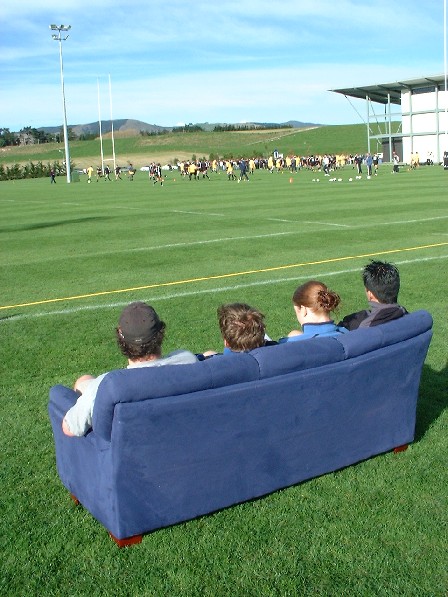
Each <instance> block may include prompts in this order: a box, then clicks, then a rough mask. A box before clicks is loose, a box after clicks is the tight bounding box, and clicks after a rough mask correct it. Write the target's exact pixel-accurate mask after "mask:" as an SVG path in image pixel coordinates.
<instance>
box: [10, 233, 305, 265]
mask: <svg viewBox="0 0 448 597" xmlns="http://www.w3.org/2000/svg"><path fill="white" fill-rule="evenodd" d="M293 234H299V233H298V232H296V231H291V232H272V233H270V234H254V235H253V236H227V237H225V236H224V237H221V238H212V239H209V240H195V241H191V242H184V243H167V244H166V245H153V246H147V247H135V248H134V249H117V250H115V251H98V252H96V253H83V254H82V253H78V254H77V255H74V256H71V257H75V258H79V259H81V258H82V259H84V258H85V257H100V256H102V255H116V254H119V253H141V252H143V251H163V250H165V249H180V248H184V247H195V246H198V245H199V246H200V245H211V244H216V243H225V242H229V241H235V240H253V239H256V238H272V237H275V236H291V235H293ZM63 258H64V259H65V256H64V257H63ZM59 259H61V257H60V256H57V257H49V258H48V259H39V260H35V261H30V260H27V262H26V265H29V264H31V263H45V262H48V261H58V260H59ZM15 265H17V264H15Z"/></svg>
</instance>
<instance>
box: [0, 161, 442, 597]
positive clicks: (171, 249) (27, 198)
mask: <svg viewBox="0 0 448 597" xmlns="http://www.w3.org/2000/svg"><path fill="white" fill-rule="evenodd" d="M196 153H197V152H196ZM337 176H338V177H340V178H342V179H343V180H342V182H336V183H329V182H328V179H326V178H325V177H324V176H322V173H320V174H317V175H316V174H313V173H311V172H300V173H298V174H294V175H292V176H291V175H290V174H286V173H285V174H272V175H271V174H268V173H265V172H258V173H256V174H255V175H254V176H253V178H252V179H251V181H250V182H249V183H244V182H243V183H241V184H237V183H232V182H228V181H227V180H226V177H225V175H224V174H218V175H215V176H213V177H212V180H211V181H208V180H200V181H198V182H196V181H191V182H189V181H188V180H184V179H181V178H180V176H178V174H177V173H174V172H173V173H169V174H168V177H167V179H166V181H165V184H164V186H163V187H160V186H159V185H157V186H153V185H152V184H151V183H150V182H149V181H148V178H147V176H146V175H145V174H143V173H140V172H139V173H137V175H136V178H135V181H134V182H133V183H131V182H129V181H127V180H123V181H121V182H120V181H118V182H110V183H107V182H104V181H100V182H99V183H95V182H94V183H93V184H91V185H87V184H86V183H85V177H84V178H81V182H79V183H72V184H71V185H67V184H66V183H65V182H64V180H63V179H62V178H59V179H58V182H57V184H56V185H50V183H49V180H47V179H38V180H24V181H18V182H3V183H1V184H0V204H1V209H2V224H1V225H0V242H1V248H2V250H1V257H0V259H1V270H0V271H1V295H0V296H1V299H0V300H1V304H0V330H1V336H2V342H1V346H2V359H1V381H0V383H1V398H0V421H1V424H2V438H1V444H0V445H1V455H2V457H1V461H0V471H1V477H0V478H1V498H0V514H1V521H0V529H1V536H2V542H1V548H0V556H1V564H0V566H1V576H0V594H1V595H130V596H131V595H132V596H133V595H139V596H140V595H145V596H146V595H148V596H162V595H163V596H165V595H169V596H177V595H179V596H184V595H186V596H190V595H191V596H193V595H194V596H196V595H197V596H199V595H206V596H210V597H212V596H221V595H222V596H224V595H226V596H227V595H236V596H254V597H258V596H283V595H288V596H296V595H363V596H364V595H367V596H370V595H375V596H376V595H378V596H383V595H384V596H386V595H387V596H392V595H393V596H395V595H400V596H401V595H404V596H414V595H415V596H426V595H428V596H439V595H440V596H443V595H446V593H447V589H448V578H447V569H448V567H447V551H446V547H447V538H448V537H447V526H446V514H447V474H446V470H447V467H446V465H447V443H448V442H447V433H448V414H447V411H446V406H447V381H448V374H447V348H446V337H447V335H448V325H447V298H446V297H447V281H446V274H447V262H448V227H447V223H448V210H447V207H448V198H447V193H446V188H447V180H448V178H447V177H448V174H447V173H446V172H444V171H443V169H442V168H439V167H422V168H420V169H419V170H417V171H412V172H408V171H407V170H406V169H402V171H401V172H400V173H399V174H398V175H391V173H390V167H388V166H382V168H381V170H380V175H379V176H378V177H377V178H372V179H371V180H366V178H365V177H364V178H363V180H360V181H356V180H353V182H349V181H348V179H349V178H350V177H353V178H354V171H353V170H352V169H351V168H349V167H347V168H346V169H345V170H343V171H341V172H340V173H338V174H337ZM317 177H319V178H320V182H318V183H317V182H313V178H317ZM370 258H379V259H386V260H390V261H393V262H394V263H396V264H397V265H398V266H399V268H400V272H401V277H402V290H401V293H400V301H401V303H402V304H404V305H405V306H406V307H407V308H408V310H416V309H420V308H426V309H428V310H429V311H430V312H431V313H432V315H433V318H434V338H433V341H432V344H431V347H430V351H429V354H428V357H427V361H426V364H425V367H424V371H423V376H422V384H421V392H420V398H419V406H418V417H417V429H416V440H415V442H414V443H413V444H412V445H411V446H410V448H409V449H408V450H407V451H406V452H404V453H401V454H398V455H394V454H385V455H382V456H379V457H376V458H373V459H371V460H369V461H366V462H363V463H360V464H358V465H356V466H353V467H350V468H347V469H344V470H342V471H339V472H336V473H333V474H329V475H326V476H324V477H321V478H318V479H314V480H312V481H309V482H306V483H303V484H301V485H298V486H295V487H291V488H289V489H286V490H283V491H279V492H277V493H275V494H272V495H270V496H267V497H265V498H263V499H260V500H256V501H254V502H251V503H247V504H242V505H239V506H236V507H233V508H230V509H227V510H225V511H222V512H218V513H216V514H213V515H210V516H206V517H202V518H200V519H198V520H194V521H190V522H187V523H184V524H180V525H177V526H175V527H172V528H168V529H163V530H160V531H157V532H155V533H153V534H150V535H147V536H145V537H144V539H143V542H142V544H141V545H139V546H136V547H133V548H130V549H124V550H119V549H118V548H117V547H116V546H115V544H114V543H113V542H112V541H111V540H110V538H109V537H108V535H107V533H106V531H105V529H104V528H103V527H102V526H101V525H100V524H99V523H98V522H96V521H95V520H94V519H93V518H92V517H91V516H90V514H88V513H87V512H86V511H85V510H83V509H82V508H80V507H78V508H76V507H74V505H73V504H72V503H71V500H70V498H69V496H68V494H67V492H66V491H65V489H64V488H63V487H62V485H61V483H60V481H59V479H58V477H57V473H56V468H55V462H54V449H53V440H52V434H51V429H50V424H49V420H48V415H47V410H46V409H47V401H48V390H49V388H50V386H52V385H53V384H55V383H64V384H66V385H71V384H72V383H73V381H74V379H75V378H76V377H77V376H79V375H80V374H82V373H86V372H89V373H93V374H98V373H101V372H103V371H106V370H108V369H110V368H116V367H121V366H122V365H123V360H122V358H121V357H120V355H119V353H118V350H117V349H116V347H115V344H114V335H113V330H114V326H115V325H116V322H117V318H118V315H119V313H120V311H121V309H122V307H123V305H125V304H127V303H128V302H130V301H132V300H144V301H148V302H149V303H151V304H152V305H153V306H154V307H155V308H156V310H157V311H158V312H159V314H160V316H161V317H162V318H163V319H164V320H165V321H166V322H167V337H166V342H165V350H166V352H168V351H169V350H172V349H174V348H181V347H182V348H188V349H190V350H193V351H196V352H199V351H202V350H204V349H207V348H214V349H219V348H220V347H221V340H220V337H219V332H218V327H217V322H216V308H217V306H218V305H219V304H221V303H222V302H227V301H245V302H248V303H250V304H252V305H254V306H257V307H258V308H260V309H261V310H262V311H263V312H264V313H265V314H266V316H267V324H268V332H269V334H270V335H271V336H272V337H273V338H278V337H279V336H281V335H283V334H285V333H287V332H288V331H289V330H290V329H291V328H292V327H294V326H295V325H296V321H295V319H294V313H293V310H292V306H291V296H292V293H293V291H294V289H295V287H296V286H297V285H298V284H299V283H301V282H302V281H305V280H307V279H310V278H317V279H319V280H322V281H324V282H326V283H327V284H328V285H329V286H330V287H331V288H333V289H334V290H336V291H337V292H339V293H340V295H341V297H342V300H343V303H342V307H341V310H340V313H339V315H341V316H342V315H344V314H346V313H349V312H352V311H354V310H359V309H361V308H363V307H364V306H365V298H364V293H363V288H362V282H361V277H360V270H361V268H362V266H363V265H364V264H365V263H366V262H367V261H368V260H369V259H370ZM355 398H356V397H354V399H355Z"/></svg>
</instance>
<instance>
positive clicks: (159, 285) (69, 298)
mask: <svg viewBox="0 0 448 597" xmlns="http://www.w3.org/2000/svg"><path fill="white" fill-rule="evenodd" d="M447 245H448V242H444V243H435V244H432V245H421V246H419V247H405V248H404V249H390V250H389V251H378V252H376V253H364V254H362V255H348V256H345V257H334V258H332V259H322V260H320V261H308V262H305V263H293V264H291V265H278V266H275V267H266V268H263V269H255V270H248V271H245V272H234V273H230V274H220V275H217V276H204V277H201V278H190V279H188V280H175V281H173V282H159V283H157V284H147V285H146V286H135V287H134V288H121V289H118V290H104V291H102V292H92V293H89V294H78V295H76V296H66V297H62V298H53V299H44V300H40V301H34V302H31V303H19V304H17V305H3V306H0V310H3V309H14V308H17V307H32V306H35V305H44V304H48V303H59V302H62V301H76V300H80V299H84V298H92V297H95V296H105V295H109V294H120V293H123V292H135V291H137V290H148V289H149V288H162V287H164V286H179V285H181V284H193V283H194V282H204V281H207V280H221V279H223V278H234V277H236V276H248V275H251V274H262V273H266V272H275V271H280V270H285V269H292V268H295V267H306V266H307V265H322V264H324V263H336V262H338V261H349V260H351V259H364V258H366V257H376V256H378V255H391V254H393V253H404V252H406V251H419V250H422V249H432V248H434V247H445V246H447Z"/></svg>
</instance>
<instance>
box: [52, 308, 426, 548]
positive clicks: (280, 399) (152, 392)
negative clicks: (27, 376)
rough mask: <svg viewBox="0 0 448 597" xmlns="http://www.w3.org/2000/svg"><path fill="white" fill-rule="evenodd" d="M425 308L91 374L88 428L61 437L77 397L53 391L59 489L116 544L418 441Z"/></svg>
mask: <svg viewBox="0 0 448 597" xmlns="http://www.w3.org/2000/svg"><path fill="white" fill-rule="evenodd" d="M431 336H432V318H431V316H430V314H429V313H427V312H426V311H416V312H414V313H411V314H409V315H406V316H405V317H403V318H401V319H399V320H396V321H393V322H390V323H387V324H384V325H381V326H378V327H375V328H371V329H363V330H356V331H353V332H350V333H349V334H344V335H341V336H340V337H338V338H314V339H311V340H307V341H306V342H295V343H290V344H283V345H278V346H270V347H265V348H261V349H257V350H254V351H252V352H250V353H241V354H232V355H228V356H219V357H214V358H211V359H207V360H205V361H203V362H199V363H195V364H193V365H177V366H172V367H160V368H148V369H130V370H129V369H122V370H117V371H113V372H111V373H109V374H108V375H107V376H106V377H105V378H104V380H103V381H102V382H101V385H100V388H99V392H98V396H97V400H96V404H95V409H94V415H93V430H92V431H90V432H89V433H87V434H86V435H85V436H84V437H81V438H71V437H67V436H65V435H64V434H63V433H62V430H61V421H62V418H63V416H64V414H65V413H66V411H67V410H68V409H69V408H70V407H71V406H72V404H73V403H74V402H75V400H76V398H77V396H76V394H75V393H74V392H73V390H71V389H69V388H67V387H64V386H61V385H58V386H55V387H53V388H51V390H50V402H49V414H50V419H51V423H52V427H53V434H54V440H55V449H56V465H57V470H58V473H59V476H60V479H61V481H62V483H63V485H64V486H65V487H66V488H67V489H68V491H69V492H70V493H71V494H72V497H73V498H74V499H75V500H76V501H79V502H81V504H82V505H83V506H84V507H85V508H86V509H87V510H89V512H91V514H92V515H93V516H94V517H95V518H96V519H97V520H99V521H100V522H101V523H102V524H103V525H104V526H105V527H106V529H108V531H109V532H110V534H111V536H112V537H113V538H114V539H115V540H116V541H117V543H118V544H119V545H128V544H131V543H136V542H139V541H141V536H142V535H143V534H144V533H147V532H149V531H153V530H155V529H159V528H161V527H165V526H168V525H172V524H175V523H178V522H181V521H185V520H189V519H192V518H195V517H197V516H200V515H203V514H207V513H210V512H213V511H216V510H219V509H221V508H225V507H227V506H231V505H233V504H236V503H239V502H244V501H246V500H250V499H253V498H257V497H260V496H263V495H266V494H268V493H270V492H273V491H276V490H277V489H280V488H284V487H288V486H290V485H293V484H296V483H299V482H301V481H304V480H306V479H311V478H313V477H316V476H318V475H323V474H324V473H328V472H330V471H335V470H337V469H340V468H342V467H346V466H348V465H351V464H354V463H356V462H359V461H361V460H364V459H366V458H370V457H371V456H374V455H376V454H380V453H382V452H386V451H389V450H392V449H400V448H401V447H403V446H406V445H407V444H408V443H409V442H411V441H412V440H413V438H414V429H415V416H416V403H417V397H418V390H419V383H420V376H421V371H422V367H423V363H424V360H425V356H426V353H427V350H428V347H429V343H430V340H431Z"/></svg>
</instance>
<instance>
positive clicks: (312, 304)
mask: <svg viewBox="0 0 448 597" xmlns="http://www.w3.org/2000/svg"><path fill="white" fill-rule="evenodd" d="M292 302H293V305H294V311H295V314H296V317H297V321H298V322H299V323H300V326H301V328H302V329H301V330H292V331H291V332H289V334H288V336H286V337H285V338H280V340H279V343H281V344H282V343H284V342H296V341H298V340H309V339H310V338H315V337H316V336H338V335H339V334H345V333H347V332H348V330H346V329H345V328H343V327H342V328H340V327H339V326H337V325H335V323H334V321H333V320H332V319H331V317H330V314H331V313H332V312H333V311H335V310H336V309H337V308H338V306H339V303H340V302H341V299H340V297H339V295H338V294H336V292H333V291H332V290H330V289H329V288H328V287H327V286H326V285H325V284H323V283H322V282H318V281H316V280H310V281H309V282H306V283H305V284H302V285H301V286H299V287H298V288H297V289H296V291H295V292H294V294H293V297H292Z"/></svg>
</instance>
